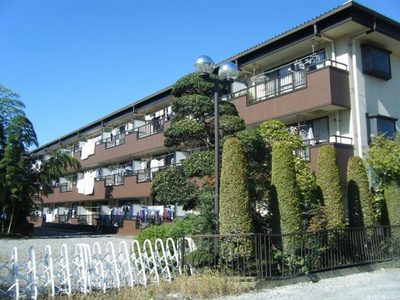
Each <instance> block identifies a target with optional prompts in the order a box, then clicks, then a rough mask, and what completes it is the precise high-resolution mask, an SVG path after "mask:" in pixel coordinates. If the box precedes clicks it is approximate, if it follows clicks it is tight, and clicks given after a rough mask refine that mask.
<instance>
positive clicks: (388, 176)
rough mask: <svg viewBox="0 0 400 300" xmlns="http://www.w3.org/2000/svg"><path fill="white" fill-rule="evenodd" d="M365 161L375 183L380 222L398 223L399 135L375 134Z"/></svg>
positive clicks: (399, 213)
mask: <svg viewBox="0 0 400 300" xmlns="http://www.w3.org/2000/svg"><path fill="white" fill-rule="evenodd" d="M367 162H368V163H369V165H370V166H371V168H372V170H373V173H374V177H375V178H374V179H375V181H376V183H375V193H374V197H375V204H376V206H377V207H378V214H379V219H380V222H381V223H382V224H387V223H390V225H393V224H399V221H398V220H399V216H400V212H399V211H400V209H399V206H400V204H399V203H400V201H399V199H400V188H399V182H400V136H399V135H396V137H395V139H393V140H391V139H387V138H385V137H384V136H377V137H375V138H374V139H373V140H372V143H371V146H370V149H369V151H368V157H367Z"/></svg>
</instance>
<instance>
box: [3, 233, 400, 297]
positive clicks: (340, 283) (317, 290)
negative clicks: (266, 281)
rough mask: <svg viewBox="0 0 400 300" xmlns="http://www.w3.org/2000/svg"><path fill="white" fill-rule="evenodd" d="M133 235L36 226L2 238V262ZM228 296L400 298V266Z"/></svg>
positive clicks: (118, 240)
mask: <svg viewBox="0 0 400 300" xmlns="http://www.w3.org/2000/svg"><path fill="white" fill-rule="evenodd" d="M132 239H133V238H132V237H123V236H116V235H96V234H93V233H90V232H73V231H70V230H60V229H55V228H40V227H39V228H35V232H34V236H33V237H31V238H27V239H2V240H0V263H1V262H5V261H7V260H8V259H9V258H10V254H11V250H12V248H13V247H17V248H18V255H19V260H20V261H21V260H26V258H27V255H28V249H29V248H30V247H31V246H34V247H35V250H36V253H37V259H40V257H41V256H42V253H43V251H44V248H45V246H46V245H50V246H51V247H52V249H53V253H54V252H55V253H58V252H59V249H60V247H61V245H62V244H66V245H67V247H68V249H69V252H70V254H72V253H73V250H74V245H75V244H76V243H89V244H91V245H93V243H95V242H98V243H100V244H101V245H102V248H103V249H104V247H105V245H106V244H107V243H108V242H112V243H113V244H114V246H115V247H117V246H118V244H119V243H120V242H121V241H126V242H127V243H131V241H132ZM220 299H224V300H257V299H259V300H261V299H274V300H280V299H281V300H294V299H296V300H297V299H307V300H313V299H318V300H320V299H321V300H324V299H327V300H333V299H338V300H346V299H349V300H350V299H351V300H358V299H359V300H372V299H373V300H375V299H380V300H400V269H399V268H388V269H383V268H382V269H380V270H377V271H373V272H364V273H359V274H352V275H346V276H341V277H335V278H326V279H321V280H319V281H318V282H316V283H313V282H302V283H296V284H292V285H286V286H281V287H275V288H268V289H263V290H260V291H257V292H252V293H247V294H243V295H240V296H230V297H224V298H220Z"/></svg>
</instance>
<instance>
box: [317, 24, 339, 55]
mask: <svg viewBox="0 0 400 300" xmlns="http://www.w3.org/2000/svg"><path fill="white" fill-rule="evenodd" d="M314 34H315V36H317V37H319V38H321V39H323V40H325V41H328V42H329V43H331V60H336V49H335V43H334V41H333V40H332V39H330V38H328V37H327V36H325V35H323V34H322V33H320V32H318V26H317V24H314Z"/></svg>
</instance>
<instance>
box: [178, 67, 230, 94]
mask: <svg viewBox="0 0 400 300" xmlns="http://www.w3.org/2000/svg"><path fill="white" fill-rule="evenodd" d="M211 77H214V78H215V77H217V75H213V74H212V75H211ZM214 88H215V83H213V82H209V81H207V80H203V79H202V78H200V76H199V75H198V74H197V73H190V74H187V75H185V76H183V77H181V78H180V79H178V80H177V81H176V82H175V83H174V86H173V87H172V95H173V96H174V97H182V96H184V95H193V94H198V95H204V96H208V97H212V96H213V94H214ZM218 88H219V91H220V93H221V95H224V94H227V93H228V92H229V91H228V87H227V85H225V84H222V83H221V84H219V87H218Z"/></svg>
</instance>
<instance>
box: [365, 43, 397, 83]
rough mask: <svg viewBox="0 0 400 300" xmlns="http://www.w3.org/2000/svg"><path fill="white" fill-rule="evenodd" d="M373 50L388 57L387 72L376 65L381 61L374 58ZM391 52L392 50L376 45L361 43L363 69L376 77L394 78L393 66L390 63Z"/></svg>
mask: <svg viewBox="0 0 400 300" xmlns="http://www.w3.org/2000/svg"><path fill="white" fill-rule="evenodd" d="M373 52H377V53H382V54H385V56H386V59H387V62H386V64H387V66H388V68H389V69H388V70H387V72H385V71H381V70H379V69H378V68H376V66H377V65H378V64H379V61H376V60H373ZM390 54H392V52H391V51H389V50H386V49H383V48H380V47H376V46H373V45H370V44H365V43H364V44H361V61H362V71H363V73H364V74H368V75H371V76H374V77H378V78H381V79H384V80H390V79H392V66H391V63H390Z"/></svg>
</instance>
